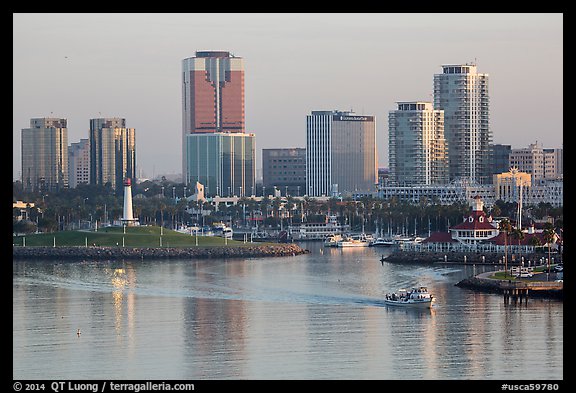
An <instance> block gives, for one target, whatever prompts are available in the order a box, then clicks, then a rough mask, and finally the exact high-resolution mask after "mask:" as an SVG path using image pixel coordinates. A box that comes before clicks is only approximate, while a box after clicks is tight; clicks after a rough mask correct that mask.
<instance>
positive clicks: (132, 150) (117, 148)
mask: <svg viewBox="0 0 576 393" xmlns="http://www.w3.org/2000/svg"><path fill="white" fill-rule="evenodd" d="M126 178H130V179H132V182H136V130H135V129H134V128H127V127H126V119H122V118H117V117H114V118H100V119H90V183H91V184H101V185H106V184H107V183H110V185H111V186H112V188H113V189H115V190H117V191H119V190H122V187H123V185H124V179H126Z"/></svg>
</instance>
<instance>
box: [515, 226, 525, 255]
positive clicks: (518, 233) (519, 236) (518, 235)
mask: <svg viewBox="0 0 576 393" xmlns="http://www.w3.org/2000/svg"><path fill="white" fill-rule="evenodd" d="M512 237H513V238H514V239H516V240H518V253H519V256H520V259H522V248H521V247H520V243H521V242H522V240H524V238H525V237H526V236H525V235H524V232H522V229H520V228H514V229H513V230H512Z"/></svg>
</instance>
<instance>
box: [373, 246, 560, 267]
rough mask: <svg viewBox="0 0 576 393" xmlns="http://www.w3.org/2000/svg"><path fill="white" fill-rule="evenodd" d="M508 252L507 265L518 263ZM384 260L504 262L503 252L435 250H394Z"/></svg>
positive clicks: (535, 259) (529, 256)
mask: <svg viewBox="0 0 576 393" xmlns="http://www.w3.org/2000/svg"><path fill="white" fill-rule="evenodd" d="M522 257H523V258H524V261H525V262H526V261H531V262H532V264H534V263H536V262H539V261H540V260H541V259H542V258H544V259H546V258H547V257H548V255H543V254H522ZM512 258H513V257H512V255H511V254H510V253H509V254H508V265H510V266H515V265H518V264H520V260H521V259H520V258H519V256H518V255H515V256H514V260H513V259H512ZM557 259H558V260H559V258H558V255H554V260H557ZM384 260H385V261H386V262H401V263H414V262H418V263H439V262H448V263H461V264H464V263H470V264H472V263H474V264H491V265H492V264H496V265H497V264H501V265H503V264H504V253H501V252H499V253H496V252H457V251H448V252H435V251H402V250H399V251H394V252H393V253H392V254H390V255H388V256H386V257H384Z"/></svg>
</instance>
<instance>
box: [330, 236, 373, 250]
mask: <svg viewBox="0 0 576 393" xmlns="http://www.w3.org/2000/svg"><path fill="white" fill-rule="evenodd" d="M373 240H374V239H373V237H372V236H370V235H366V234H365V233H361V234H360V235H352V236H347V237H345V238H343V239H342V240H340V241H339V242H338V247H368V246H370V243H371V242H372V241H373Z"/></svg>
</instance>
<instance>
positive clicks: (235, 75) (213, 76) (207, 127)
mask: <svg viewBox="0 0 576 393" xmlns="http://www.w3.org/2000/svg"><path fill="white" fill-rule="evenodd" d="M244 112H245V110H244V62H243V59H242V58H241V57H236V56H235V55H234V54H232V53H230V52H227V51H197V52H196V56H194V57H190V58H186V59H184V60H182V176H183V181H184V182H185V183H186V185H189V184H193V182H195V180H194V179H193V177H191V176H189V174H188V169H189V168H188V163H189V161H190V158H189V154H193V152H189V151H188V150H187V149H186V147H187V146H188V141H187V136H188V135H191V134H197V133H239V134H244V133H245V115H244ZM191 182H192V183H191ZM207 186H208V185H207Z"/></svg>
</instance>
